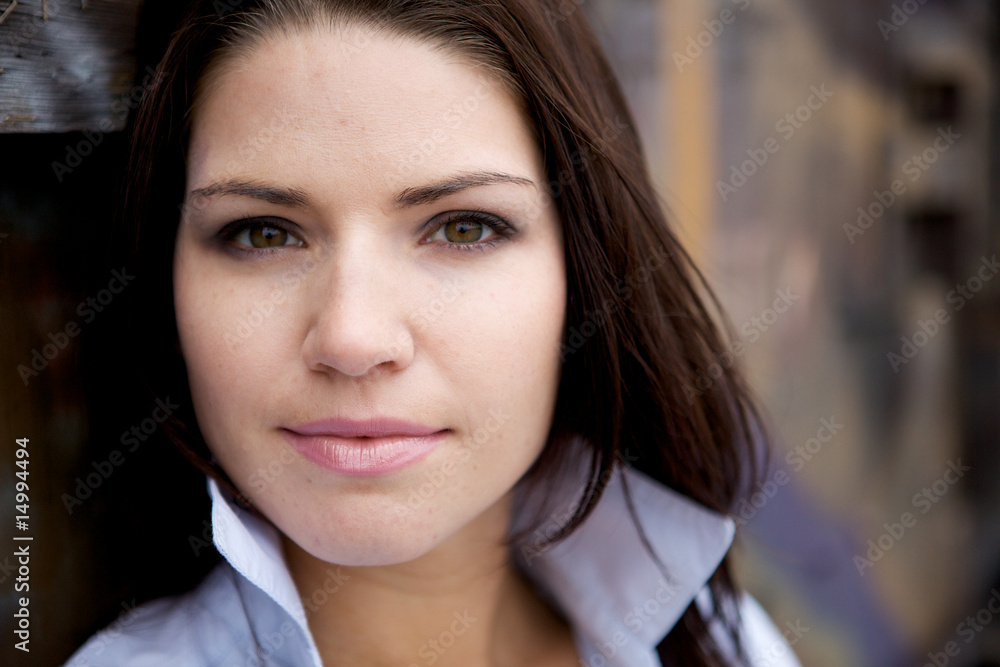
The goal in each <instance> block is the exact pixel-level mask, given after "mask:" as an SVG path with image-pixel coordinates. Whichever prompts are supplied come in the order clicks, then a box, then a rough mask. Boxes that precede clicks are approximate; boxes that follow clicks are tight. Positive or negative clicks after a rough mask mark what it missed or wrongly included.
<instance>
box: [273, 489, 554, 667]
mask: <svg viewBox="0 0 1000 667" xmlns="http://www.w3.org/2000/svg"><path fill="white" fill-rule="evenodd" d="M509 516H510V505H509V500H506V501H502V502H500V503H498V504H497V505H496V506H494V507H493V508H491V509H490V510H488V511H487V512H486V513H484V514H483V515H481V516H480V517H478V518H477V520H476V521H475V522H474V523H473V524H470V525H469V526H466V527H465V528H463V529H462V530H460V531H459V532H458V533H456V534H455V535H453V536H452V537H450V538H449V539H448V540H446V541H445V542H443V543H442V544H440V545H438V546H437V547H435V548H434V549H433V550H432V551H430V552H428V553H426V554H424V555H423V556H421V557H419V558H417V559H415V560H412V561H409V562H406V563H399V564H395V565H387V566H377V567H347V566H339V565H333V564H331V563H328V562H325V561H322V560H319V559H317V558H315V557H314V556H312V555H311V554H309V553H308V552H306V551H304V550H302V549H301V548H300V547H299V546H298V545H296V544H295V543H293V542H291V541H290V540H288V539H287V538H285V540H284V542H285V553H286V558H287V560H288V566H289V569H290V571H291V574H292V578H293V579H294V581H295V584H296V587H297V588H298V590H299V594H300V596H301V597H302V599H303V604H304V606H305V608H306V614H307V617H308V619H309V628H310V630H311V632H312V634H313V637H314V638H315V640H316V645H317V647H318V649H319V652H320V656H321V657H322V658H323V664H324V665H327V666H328V667H332V666H334V665H336V666H338V667H340V666H345V667H346V666H352V665H366V666H381V665H386V666H388V665H395V666H398V665H427V664H434V665H438V666H439V667H450V666H452V665H462V666H463V667H492V666H502V665H522V664H541V663H542V662H544V658H545V656H546V655H549V654H551V653H552V652H553V651H554V650H559V651H562V652H563V653H565V651H566V650H567V649H571V648H572V635H571V633H570V631H569V628H568V626H567V625H566V624H565V621H563V620H562V619H561V618H559V617H558V616H557V615H556V614H555V613H554V612H553V611H552V610H551V609H550V608H549V607H548V606H547V605H546V604H545V603H544V602H543V601H542V600H541V599H540V598H539V597H538V596H537V594H536V593H535V591H534V590H533V588H532V587H531V586H530V585H529V584H528V583H527V582H526V581H525V580H524V579H523V578H522V576H521V575H520V574H519V573H518V572H517V570H516V568H515V567H514V566H513V564H512V563H511V560H510V557H509V554H508V550H507V547H506V545H505V543H504V539H505V538H506V534H507V528H508V520H509ZM319 591H323V592H324V593H325V594H322V595H321V594H318V592H319ZM556 647H558V648H556Z"/></svg>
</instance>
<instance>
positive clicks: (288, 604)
mask: <svg viewBox="0 0 1000 667" xmlns="http://www.w3.org/2000/svg"><path fill="white" fill-rule="evenodd" d="M619 470H624V471H625V472H624V477H625V478H626V483H627V486H628V488H629V491H630V492H631V496H632V499H633V505H634V508H635V514H636V517H637V518H638V520H639V523H640V525H641V526H642V527H643V529H644V532H645V535H646V537H647V538H648V541H649V544H650V546H652V548H653V550H654V552H655V553H656V554H657V556H659V558H660V560H661V561H662V563H663V565H664V566H665V572H663V571H661V570H660V568H659V567H658V566H657V564H656V562H655V561H654V560H653V558H652V557H651V556H650V554H649V552H648V551H647V550H646V548H645V547H644V545H643V543H642V540H641V538H640V536H639V533H638V531H637V530H636V528H635V526H634V525H633V523H632V521H631V520H630V519H629V512H628V507H627V504H626V499H625V494H624V491H623V483H622V474H621V473H618V474H615V475H613V476H612V477H611V479H610V481H609V483H608V486H607V488H606V490H605V492H604V495H603V496H602V497H601V500H600V501H599V502H598V504H597V505H596V506H595V507H594V509H593V512H592V513H591V515H590V516H589V517H588V518H587V520H586V521H585V522H584V523H583V524H582V525H580V527H579V528H578V529H577V530H576V531H575V532H574V533H573V534H572V535H570V536H569V537H568V538H566V539H565V540H563V541H562V542H559V543H557V544H555V545H553V546H551V547H550V548H548V549H542V550H537V549H532V548H531V547H530V546H528V547H526V548H522V549H520V551H519V553H518V554H517V559H518V564H519V565H520V566H521V569H522V571H523V572H524V573H525V574H526V575H527V576H528V577H529V578H530V579H531V580H532V581H533V582H534V583H535V585H536V586H537V587H538V588H539V589H540V590H541V591H542V593H543V594H545V595H547V596H548V597H549V598H550V599H551V600H554V601H555V602H556V604H557V606H558V607H559V608H560V610H561V611H562V612H563V613H564V614H566V616H567V618H568V619H569V621H570V624H571V626H572V627H573V630H574V634H575V636H576V639H577V647H578V650H579V651H581V658H582V659H583V660H584V664H588V665H589V664H606V665H610V666H621V667H626V666H627V667H642V666H644V665H650V666H652V665H659V664H660V662H659V659H658V658H657V657H656V654H655V648H656V645H657V644H658V643H659V642H660V641H661V640H662V638H663V637H664V636H665V635H666V634H667V632H668V631H669V630H670V629H671V628H672V627H673V626H674V624H675V623H676V622H677V620H678V619H679V618H680V616H681V614H682V613H683V612H684V610H685V609H686V608H687V607H688V605H689V604H690V603H691V602H692V600H693V599H694V597H695V595H696V594H697V593H698V592H699V591H700V590H701V589H702V588H703V587H704V585H705V583H706V582H707V581H708V579H709V577H710V576H711V575H712V573H713V572H714V571H715V569H716V568H717V567H718V565H719V562H720V561H721V560H722V558H723V556H724V555H725V553H726V551H727V550H728V549H729V546H730V544H731V543H732V540H733V535H734V532H735V525H734V523H733V521H732V519H730V518H728V517H725V516H723V515H720V514H716V513H714V512H711V511H709V510H707V509H705V508H704V507H702V506H700V505H698V504H696V503H694V502H693V501H691V500H690V499H688V498H686V497H684V496H682V495H680V494H679V493H677V492H675V491H673V490H671V489H668V488H667V487H665V486H663V485H662V484H659V483H658V482H656V481H654V480H652V479H651V478H649V477H648V476H646V475H644V474H642V473H640V472H638V471H637V470H635V469H633V468H619ZM208 487H209V493H210V495H211V498H212V531H213V539H214V542H215V545H216V547H217V548H218V550H219V552H220V553H221V554H222V556H223V557H224V558H225V559H226V560H227V561H228V562H229V563H230V565H232V567H233V568H234V569H235V570H236V571H237V572H239V573H240V574H241V575H243V576H244V577H245V578H246V579H248V580H249V581H250V582H252V583H253V584H255V585H256V586H257V587H258V588H260V589H261V590H262V591H263V592H264V593H266V594H267V595H268V596H269V597H271V598H272V599H273V600H274V601H275V602H276V603H277V604H278V605H280V606H281V608H282V609H284V610H285V612H287V613H288V614H289V616H290V617H291V618H292V619H293V620H294V621H295V622H296V623H297V624H298V625H299V626H300V628H301V629H302V632H303V634H304V636H305V637H307V638H308V641H309V653H310V654H311V655H312V656H313V659H314V661H315V667H320V665H321V664H322V663H321V661H320V658H319V652H318V651H317V649H316V645H315V641H314V640H313V638H312V634H311V633H310V631H309V626H308V623H307V621H306V615H305V610H304V608H303V605H302V601H301V599H300V598H299V595H298V592H297V589H296V587H295V584H294V582H293V581H292V578H291V575H290V574H289V571H288V567H287V565H286V563H285V558H284V552H283V550H282V546H281V540H280V536H279V534H278V531H277V529H275V528H274V527H273V526H272V525H270V524H269V523H267V522H265V521H263V520H261V519H259V518H257V517H256V516H254V515H253V514H252V513H250V512H246V511H242V510H240V509H239V508H238V507H237V506H236V505H235V502H234V501H233V500H232V498H231V497H230V496H229V494H224V493H223V492H222V490H221V489H220V488H219V486H218V485H217V484H216V483H215V481H214V480H209V483H208ZM564 500H565V502H564V503H563V505H568V504H569V503H571V502H573V501H575V500H576V498H575V497H574V496H573V495H569V496H566V497H565V498H564ZM556 506H559V505H558V504H557V505H556ZM516 525H517V521H515V526H516ZM248 613H251V614H252V613H253V609H248ZM598 652H600V654H601V655H603V657H604V660H603V661H596V660H594V658H595V657H596V655H595V654H597V653H598Z"/></svg>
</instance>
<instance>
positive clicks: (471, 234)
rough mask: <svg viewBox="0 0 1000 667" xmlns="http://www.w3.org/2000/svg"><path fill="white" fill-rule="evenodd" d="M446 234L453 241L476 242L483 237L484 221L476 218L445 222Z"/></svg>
mask: <svg viewBox="0 0 1000 667" xmlns="http://www.w3.org/2000/svg"><path fill="white" fill-rule="evenodd" d="M444 236H445V238H446V239H447V240H448V241H450V242H452V243H475V242H476V241H478V240H480V239H481V238H482V237H483V223H481V222H476V221H474V220H452V221H451V222H448V223H446V224H445V226H444Z"/></svg>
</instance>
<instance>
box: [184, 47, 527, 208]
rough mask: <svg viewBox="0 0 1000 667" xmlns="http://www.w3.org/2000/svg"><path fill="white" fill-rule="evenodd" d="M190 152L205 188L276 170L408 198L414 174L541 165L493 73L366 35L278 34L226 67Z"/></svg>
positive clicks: (194, 177) (216, 78) (210, 92)
mask: <svg viewBox="0 0 1000 667" xmlns="http://www.w3.org/2000/svg"><path fill="white" fill-rule="evenodd" d="M189 148H190V151H189V159H188V180H189V183H190V184H191V185H192V186H194V187H196V184H197V183H202V182H204V181H206V180H213V179H218V178H223V177H233V176H237V175H245V174H243V173H242V172H245V171H255V170H265V171H267V172H269V173H280V174H283V175H285V176H286V177H294V178H296V179H297V180H299V181H300V182H301V179H305V181H306V182H308V181H317V180H322V177H325V176H330V175H343V176H346V175H348V174H349V175H350V176H351V180H352V181H355V182H356V183H365V184H367V185H373V184H380V185H385V186H386V187H390V188H397V189H398V188H399V187H400V186H406V185H409V184H410V183H411V181H412V177H413V176H414V175H415V174H421V173H424V174H432V173H437V172H445V171H451V170H453V169H455V168H476V169H481V168H483V167H491V168H500V167H511V168H512V167H513V166H515V165H517V166H520V167H521V168H522V169H524V168H528V167H529V166H533V167H538V165H539V161H540V160H539V155H538V149H537V146H536V145H535V142H534V138H533V133H532V132H531V129H530V125H529V123H528V121H527V119H526V117H525V115H524V114H523V112H522V110H521V106H520V104H519V102H518V101H517V100H515V99H514V98H513V97H512V96H511V95H510V94H509V93H508V92H507V90H506V88H505V87H504V86H503V85H502V83H501V82H500V80H499V79H498V78H497V77H496V76H494V75H493V74H492V73H490V72H489V71H488V70H487V69H486V68H484V67H480V66H476V65H475V64H474V63H472V62H471V61H470V60H467V59H464V58H462V57H459V56H457V55H456V54H454V53H452V52H450V51H446V50H443V49H440V48H435V47H434V46H433V45H431V44H428V43H425V42H420V41H417V40H415V39H412V38H408V37H402V36H399V35H396V34H392V33H386V32H378V33H376V32H373V31H371V30H368V29H365V28H360V27H341V28H337V29H334V28H316V29H304V30H301V31H298V32H294V33H292V34H277V35H274V36H271V37H268V38H266V39H265V40H263V41H260V42H258V43H257V44H255V45H254V46H253V47H252V48H249V49H246V50H245V51H243V52H240V53H238V54H236V55H233V56H229V57H227V58H226V59H225V60H224V61H222V62H221V64H220V65H218V66H217V67H215V68H213V71H212V73H211V75H210V76H209V77H208V78H207V79H206V80H205V82H203V87H202V90H201V91H200V94H199V103H198V105H197V107H196V108H195V110H194V112H193V119H192V134H191V142H190V147H189ZM531 175H532V176H533V177H534V176H539V174H538V173H537V171H533V172H532V174H531Z"/></svg>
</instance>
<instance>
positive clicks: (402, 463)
mask: <svg viewBox="0 0 1000 667" xmlns="http://www.w3.org/2000/svg"><path fill="white" fill-rule="evenodd" d="M282 433H283V435H284V436H285V439H286V440H287V441H288V442H289V443H290V444H291V445H292V447H294V448H295V449H296V450H297V451H298V452H299V453H300V454H302V456H304V457H305V458H307V459H309V460H310V461H312V462H313V463H315V464H316V465H318V466H321V467H323V468H326V469H327V470H332V471H333V472H336V473H340V474H342V475H355V476H371V475H384V474H386V473H390V472H393V471H395V470H399V469H400V468H404V467H406V466H408V465H410V464H411V463H416V462H417V461H419V460H421V459H423V458H424V457H426V456H427V455H428V454H430V453H431V452H432V451H434V448H435V447H437V446H438V445H439V444H440V443H441V442H442V441H443V440H444V439H445V437H447V435H448V433H449V432H448V431H438V432H437V433H432V434H430V435H421V436H408V435H390V436H385V437H381V438H342V437H339V436H335V435H302V434H301V433H296V432H295V431H288V430H283V431H282Z"/></svg>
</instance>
